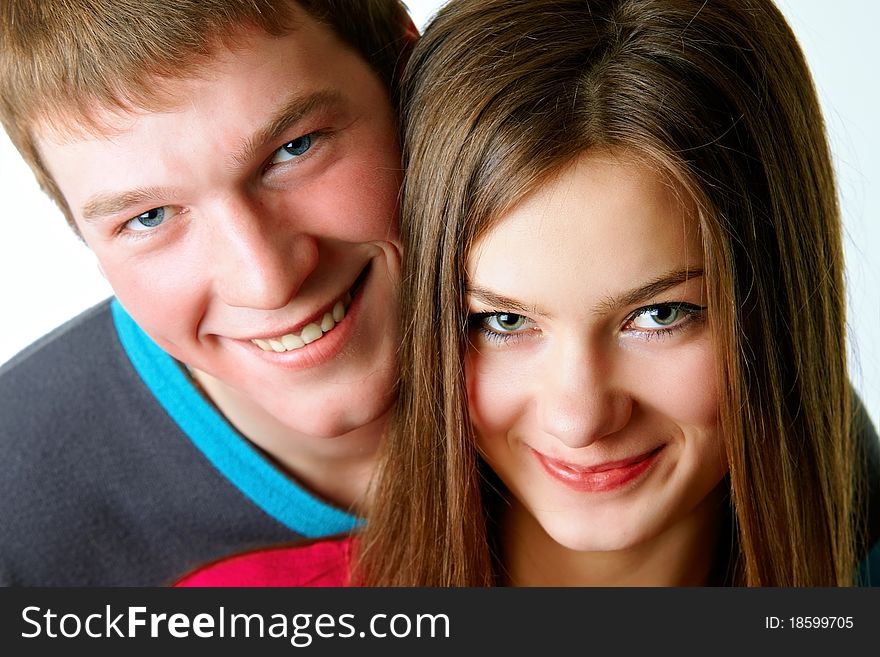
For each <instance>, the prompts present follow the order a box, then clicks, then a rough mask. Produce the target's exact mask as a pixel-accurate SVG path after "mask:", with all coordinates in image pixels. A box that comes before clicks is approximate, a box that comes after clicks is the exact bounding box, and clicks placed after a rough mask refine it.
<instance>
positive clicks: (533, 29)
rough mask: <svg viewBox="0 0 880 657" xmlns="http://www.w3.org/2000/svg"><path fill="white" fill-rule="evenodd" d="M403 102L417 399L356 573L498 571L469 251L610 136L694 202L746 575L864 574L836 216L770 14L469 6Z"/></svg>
mask: <svg viewBox="0 0 880 657" xmlns="http://www.w3.org/2000/svg"><path fill="white" fill-rule="evenodd" d="M403 96H404V107H403V121H404V131H405V146H404V150H405V165H406V167H407V173H406V181H405V187H404V197H403V210H402V218H403V225H402V239H403V242H404V249H405V263H404V280H403V285H402V300H401V323H402V328H403V331H402V335H403V343H402V347H401V354H400V357H401V381H400V398H399V402H398V405H397V407H396V415H395V417H394V420H393V424H392V427H391V430H390V435H389V436H388V440H387V442H386V444H385V446H384V454H383V465H382V467H381V468H380V471H379V476H378V479H377V481H376V485H375V488H374V492H375V498H374V502H373V508H372V510H371V514H370V521H369V522H368V525H367V528H366V530H365V534H364V537H363V541H362V553H361V555H360V561H359V564H358V569H357V576H358V578H359V580H360V581H362V582H363V583H365V584H368V585H396V586H483V585H491V584H494V583H496V582H497V581H498V573H499V563H498V562H497V557H496V554H495V551H493V549H492V545H493V540H494V538H495V534H494V530H493V528H492V525H491V523H490V522H489V520H490V515H491V514H490V512H489V510H488V508H487V497H488V496H487V490H486V489H487V485H486V483H485V479H484V478H483V477H481V474H480V462H479V458H478V456H477V453H476V450H475V447H474V442H473V436H472V430H471V427H470V423H469V420H468V412H467V402H466V400H467V397H466V389H465V382H464V373H463V365H462V363H463V358H464V354H465V351H466V348H467V332H466V317H467V314H466V307H465V302H464V281H465V272H464V263H465V259H466V256H467V253H468V249H469V248H470V246H471V244H473V243H474V241H475V239H476V238H478V237H479V236H480V235H482V234H483V233H484V232H485V231H486V230H488V229H489V228H490V227H491V226H492V224H493V222H494V221H496V220H497V219H498V218H499V217H500V216H502V215H503V214H504V213H505V212H506V211H508V210H509V209H511V208H512V207H513V206H514V205H515V204H516V203H517V202H518V201H520V200H521V199H523V198H524V196H526V195H527V194H528V193H529V192H531V191H533V190H535V189H536V188H537V187H538V186H539V185H540V184H541V182H542V181H543V180H545V179H546V178H547V176H549V175H552V174H553V173H554V172H557V171H559V170H560V169H561V168H562V167H563V166H565V165H566V164H567V163H569V162H571V161H572V160H573V159H574V158H575V157H576V156H577V155H578V154H580V153H582V152H584V151H586V150H587V149H591V148H608V149H612V150H620V151H626V152H628V153H634V154H636V155H637V156H640V157H642V158H644V160H645V161H648V162H651V163H653V164H654V165H655V166H656V167H657V170H658V171H661V172H662V173H663V174H664V175H667V176H671V177H672V178H673V179H674V180H675V181H676V186H677V188H679V189H681V190H683V191H684V193H686V194H688V195H689V196H690V197H691V198H692V199H693V201H694V202H695V204H696V206H697V207H698V208H699V216H700V225H701V230H702V237H703V248H704V261H705V270H706V275H707V288H708V295H709V298H708V306H709V317H710V320H709V321H710V325H711V327H712V330H713V332H714V337H715V344H716V345H717V348H718V354H719V355H718V359H719V363H720V367H719V370H720V377H721V381H719V382H718V383H719V390H721V391H722V398H721V403H720V416H719V427H720V431H721V435H722V439H723V441H724V444H725V449H726V453H727V458H728V462H729V467H730V471H729V477H728V481H729V488H730V496H729V497H730V508H731V520H730V529H731V532H730V533H731V540H730V548H731V555H730V559H729V564H728V565H729V567H730V568H729V571H728V572H729V577H728V581H729V582H731V583H734V584H738V585H749V586H826V585H827V586H830V585H847V584H851V583H852V580H853V577H854V573H855V569H856V556H855V548H854V545H855V533H856V529H857V527H856V523H855V522H854V520H853V518H854V513H853V508H854V492H853V491H854V481H855V477H854V472H853V470H854V466H853V463H854V456H853V453H854V448H853V445H852V441H851V438H850V430H849V427H850V392H849V383H848V375H847V365H846V345H845V321H844V292H843V290H844V286H843V250H842V244H841V227H840V220H839V211H838V206H837V197H836V192H835V184H834V176H833V170H832V165H831V159H830V154H829V150H828V146H827V140H826V136H825V130H824V124H823V120H822V116H821V113H820V110H819V105H818V101H817V98H816V93H815V90H814V87H813V83H812V80H811V77H810V74H809V71H808V68H807V66H806V63H805V60H804V57H803V55H802V53H801V51H800V49H799V47H798V45H797V42H796V40H795V38H794V36H793V34H792V32H791V30H790V28H789V27H788V25H787V24H786V22H785V20H784V18H783V17H782V15H781V14H780V13H779V11H778V10H777V9H776V8H775V7H774V6H773V4H772V3H771V2H770V1H769V0H740V1H736V0H713V1H712V2H702V1H701V0H693V1H692V0H451V2H449V4H448V5H447V6H446V7H445V8H444V9H443V10H441V12H440V13H439V14H438V16H437V17H436V19H435V20H434V21H433V23H432V24H431V25H430V26H429V27H428V29H427V30H426V32H425V34H424V36H423V37H422V39H421V41H420V43H419V44H418V46H417V47H416V49H415V52H414V54H413V56H412V59H411V61H410V65H409V68H408V72H407V74H406V77H405V80H404V83H403ZM694 385H700V382H694Z"/></svg>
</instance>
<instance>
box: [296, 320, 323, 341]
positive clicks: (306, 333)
mask: <svg viewBox="0 0 880 657" xmlns="http://www.w3.org/2000/svg"><path fill="white" fill-rule="evenodd" d="M322 335H324V332H323V331H322V330H321V327H320V326H318V325H317V324H306V327H305V328H304V329H303V330H302V333H300V334H299V336H300V337H301V338H302V340H303V342H305V343H306V344H309V343H310V342H314V341H315V340H317V339H318V338H320V337H321V336H322Z"/></svg>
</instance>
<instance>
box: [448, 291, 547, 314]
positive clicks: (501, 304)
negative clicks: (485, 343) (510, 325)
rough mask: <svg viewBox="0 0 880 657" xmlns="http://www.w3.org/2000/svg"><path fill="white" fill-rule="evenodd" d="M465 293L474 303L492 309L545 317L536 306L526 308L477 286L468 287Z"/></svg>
mask: <svg viewBox="0 0 880 657" xmlns="http://www.w3.org/2000/svg"><path fill="white" fill-rule="evenodd" d="M465 292H466V293H467V294H468V295H470V296H471V297H473V298H474V299H475V300H476V301H480V302H482V303H484V304H486V305H487V306H490V307H492V308H498V309H500V310H509V311H515V312H518V313H522V314H524V315H546V313H544V312H542V311H541V309H540V308H538V307H537V306H526V305H524V304H523V303H521V302H519V301H517V300H516V299H511V298H510V297H505V296H504V295H502V294H497V293H495V292H493V291H492V290H487V289H486V288H484V287H480V286H479V285H468V286H467V288H466V289H465Z"/></svg>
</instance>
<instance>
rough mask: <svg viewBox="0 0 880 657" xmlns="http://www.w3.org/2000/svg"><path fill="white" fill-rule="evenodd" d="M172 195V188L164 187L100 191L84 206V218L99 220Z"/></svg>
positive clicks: (89, 220)
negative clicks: (125, 190)
mask: <svg viewBox="0 0 880 657" xmlns="http://www.w3.org/2000/svg"><path fill="white" fill-rule="evenodd" d="M172 195H173V192H172V190H169V189H167V188H164V187H139V188H138V189H132V190H130V191H127V192H100V193H98V194H95V195H94V196H92V197H91V198H89V200H88V201H86V202H85V204H84V205H83V206H82V218H83V220H84V221H87V222H90V223H91V222H95V221H99V220H101V219H103V218H104V217H107V216H110V215H115V214H119V213H120V212H123V211H124V210H127V209H128V208H131V207H134V206H136V205H143V204H145V203H158V202H159V201H156V199H160V198H169V197H171V196H172Z"/></svg>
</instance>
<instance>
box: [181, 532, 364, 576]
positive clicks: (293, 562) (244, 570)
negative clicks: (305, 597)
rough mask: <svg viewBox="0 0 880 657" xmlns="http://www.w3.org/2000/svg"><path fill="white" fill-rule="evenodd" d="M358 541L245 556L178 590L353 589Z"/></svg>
mask: <svg viewBox="0 0 880 657" xmlns="http://www.w3.org/2000/svg"><path fill="white" fill-rule="evenodd" d="M353 546H354V539H352V538H351V537H347V538H342V539H338V538H337V539H329V540H322V541H318V542H315V543H310V544H308V545H294V546H290V547H280V548H279V547H273V548H266V549H261V550H254V551H253V552H245V553H244V554H237V555H235V556H232V557H226V558H224V559H221V560H220V561H215V562H214V563H211V564H208V565H206V566H202V567H201V568H198V569H197V570H195V571H193V572H192V573H190V574H189V575H185V576H184V577H182V578H181V579H180V580H179V581H178V582H177V583H176V584H174V586H176V587H177V586H182V587H195V586H205V587H207V586H262V587H268V586H349V566H350V563H351V553H352V548H353Z"/></svg>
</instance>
